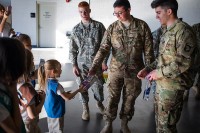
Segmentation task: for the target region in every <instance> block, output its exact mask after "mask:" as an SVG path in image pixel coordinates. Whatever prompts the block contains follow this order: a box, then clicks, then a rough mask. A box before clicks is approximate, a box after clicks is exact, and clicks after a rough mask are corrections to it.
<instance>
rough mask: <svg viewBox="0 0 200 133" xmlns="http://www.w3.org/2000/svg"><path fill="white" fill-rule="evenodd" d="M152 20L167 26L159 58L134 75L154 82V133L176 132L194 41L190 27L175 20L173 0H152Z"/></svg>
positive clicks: (161, 42) (176, 7) (175, 11)
mask: <svg viewBox="0 0 200 133" xmlns="http://www.w3.org/2000/svg"><path fill="white" fill-rule="evenodd" d="M151 6H152V8H155V11H156V17H157V19H159V21H160V23H161V24H162V25H163V24H164V25H167V29H166V31H165V32H164V33H163V35H162V36H161V40H160V45H159V55H158V60H157V62H156V61H155V62H154V63H152V64H151V65H150V66H149V67H146V68H144V69H142V70H141V71H140V72H139V73H138V77H139V78H141V79H142V78H144V77H147V79H149V80H156V83H157V87H156V94H155V120H156V126H157V128H156V130H157V133H177V129H176V123H177V122H178V120H179V119H180V116H181V111H182V106H183V94H184V91H185V89H188V88H190V87H191V86H192V79H191V73H190V69H189V68H190V67H191V64H192V63H193V59H194V58H193V57H194V49H195V47H196V38H195V35H194V33H193V31H192V28H191V27H190V26H189V25H188V24H186V23H185V22H183V21H180V20H179V19H178V18H177V10H178V3H177V1H176V0H173V1H172V0H154V1H153V2H152V3H151Z"/></svg>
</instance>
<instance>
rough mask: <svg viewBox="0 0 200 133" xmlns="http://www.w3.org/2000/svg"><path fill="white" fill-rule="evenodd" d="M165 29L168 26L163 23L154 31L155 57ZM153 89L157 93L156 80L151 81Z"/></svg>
mask: <svg viewBox="0 0 200 133" xmlns="http://www.w3.org/2000/svg"><path fill="white" fill-rule="evenodd" d="M165 30H166V26H164V25H162V26H161V27H159V28H158V29H156V30H155V31H153V32H152V36H153V50H154V56H155V58H157V57H158V54H159V44H160V37H161V35H162V34H163V33H164V31H165ZM151 89H152V90H153V93H155V90H156V82H155V81H152V82H151Z"/></svg>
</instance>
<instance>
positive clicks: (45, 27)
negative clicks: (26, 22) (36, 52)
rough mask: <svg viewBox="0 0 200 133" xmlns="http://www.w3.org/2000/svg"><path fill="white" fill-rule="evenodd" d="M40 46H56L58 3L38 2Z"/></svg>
mask: <svg viewBox="0 0 200 133" xmlns="http://www.w3.org/2000/svg"><path fill="white" fill-rule="evenodd" d="M37 11H38V47H40V48H55V47H56V3H55V2H38V3H37Z"/></svg>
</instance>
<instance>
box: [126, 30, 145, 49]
mask: <svg viewBox="0 0 200 133" xmlns="http://www.w3.org/2000/svg"><path fill="white" fill-rule="evenodd" d="M127 39H128V45H129V47H130V48H131V47H134V48H135V49H141V48H143V44H144V41H143V38H142V35H141V33H140V32H139V31H138V30H136V31H134V32H130V33H129V34H128V38H127Z"/></svg>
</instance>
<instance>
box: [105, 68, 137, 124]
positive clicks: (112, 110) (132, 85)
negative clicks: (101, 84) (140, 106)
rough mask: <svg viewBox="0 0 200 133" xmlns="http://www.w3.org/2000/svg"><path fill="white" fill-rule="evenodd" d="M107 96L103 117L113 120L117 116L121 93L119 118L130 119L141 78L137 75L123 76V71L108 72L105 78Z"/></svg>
mask: <svg viewBox="0 0 200 133" xmlns="http://www.w3.org/2000/svg"><path fill="white" fill-rule="evenodd" d="M107 88H108V93H109V94H108V98H107V105H106V108H105V113H104V119H105V120H107V121H113V120H114V119H115V118H116V116H117V110H118V104H119V101H120V98H121V94H122V106H121V111H120V119H122V118H124V117H126V118H127V119H128V120H131V119H132V116H133V115H134V110H135V109H134V105H135V100H136V98H137V97H138V96H139V94H140V93H141V80H140V79H138V78H137V77H134V78H124V72H123V71H122V72H109V73H108V80H107Z"/></svg>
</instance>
